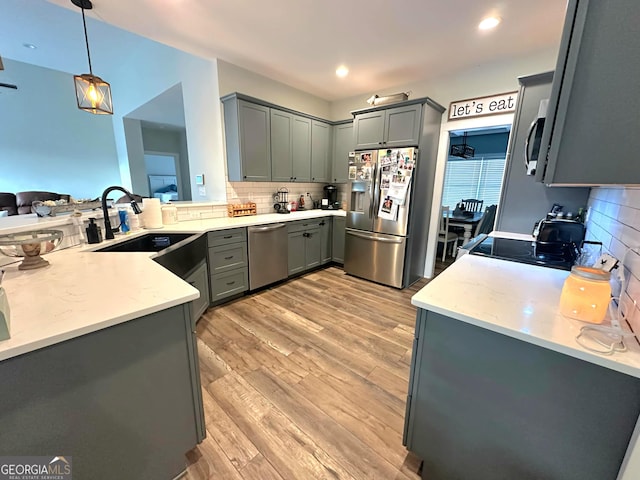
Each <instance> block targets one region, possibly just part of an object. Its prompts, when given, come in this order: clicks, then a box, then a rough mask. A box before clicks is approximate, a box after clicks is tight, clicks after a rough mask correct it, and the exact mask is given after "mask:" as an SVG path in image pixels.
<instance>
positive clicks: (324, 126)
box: [311, 120, 331, 182]
mask: <svg viewBox="0 0 640 480" xmlns="http://www.w3.org/2000/svg"><path fill="white" fill-rule="evenodd" d="M330 154H331V125H329V124H328V123H323V122H318V121H317V120H312V121H311V181H312V182H329V181H331V180H330V178H331V176H330V172H329V170H330V169H331V161H330Z"/></svg>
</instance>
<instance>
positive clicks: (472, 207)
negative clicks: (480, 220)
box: [460, 198, 484, 212]
mask: <svg viewBox="0 0 640 480" xmlns="http://www.w3.org/2000/svg"><path fill="white" fill-rule="evenodd" d="M460 203H461V204H462V205H463V206H464V209H465V210H466V211H467V212H481V211H482V204H483V203H484V200H476V199H474V198H469V199H467V200H460Z"/></svg>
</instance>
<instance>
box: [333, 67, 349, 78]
mask: <svg viewBox="0 0 640 480" xmlns="http://www.w3.org/2000/svg"><path fill="white" fill-rule="evenodd" d="M336 75H337V76H339V77H341V78H342V77H346V76H347V75H349V69H348V68H347V67H345V66H344V65H340V66H339V67H338V68H337V69H336Z"/></svg>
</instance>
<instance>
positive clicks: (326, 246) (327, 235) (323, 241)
mask: <svg viewBox="0 0 640 480" xmlns="http://www.w3.org/2000/svg"><path fill="white" fill-rule="evenodd" d="M319 225H320V264H322V265H324V264H325V263H329V262H331V259H332V257H331V256H332V251H333V247H332V243H333V221H332V219H331V217H327V218H323V219H321V220H320V224H319Z"/></svg>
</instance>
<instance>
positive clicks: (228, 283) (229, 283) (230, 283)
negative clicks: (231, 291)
mask: <svg viewBox="0 0 640 480" xmlns="http://www.w3.org/2000/svg"><path fill="white" fill-rule="evenodd" d="M234 283H236V281H235V280H234V281H233V282H227V285H233V284H234Z"/></svg>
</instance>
